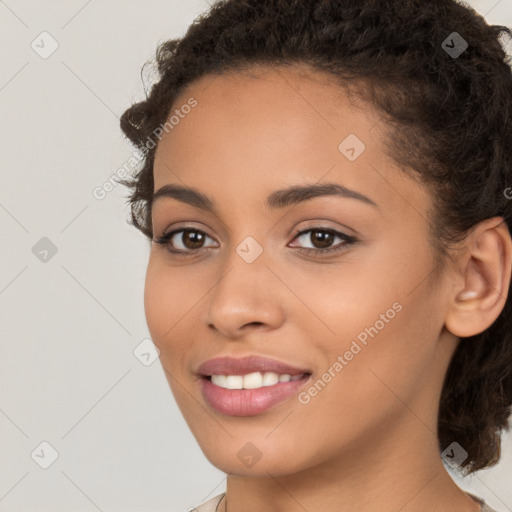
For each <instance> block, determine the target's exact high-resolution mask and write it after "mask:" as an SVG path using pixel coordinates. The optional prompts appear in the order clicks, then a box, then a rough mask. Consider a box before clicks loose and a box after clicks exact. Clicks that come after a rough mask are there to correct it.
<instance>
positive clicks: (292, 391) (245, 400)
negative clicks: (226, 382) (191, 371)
mask: <svg viewBox="0 0 512 512" xmlns="http://www.w3.org/2000/svg"><path fill="white" fill-rule="evenodd" d="M253 372H262V373H265V372H275V373H279V374H283V373H287V374H288V375H291V376H297V375H302V377H301V378H300V379H296V380H293V381H288V382H278V383H276V384H274V385H272V386H262V387H261V388H256V389H225V388H223V387H221V386H217V385H216V384H214V383H213V382H212V381H211V380H210V376H211V375H246V374H248V373H253ZM197 375H198V376H199V377H201V378H200V379H199V381H200V388H201V393H202V395H203V398H204V399H205V400H206V402H207V403H208V404H209V405H210V406H211V407H212V408H213V410H214V411H216V412H217V413H220V414H225V415H228V416H255V415H257V414H261V413H262V412H264V411H267V410H268V409H270V408H272V407H274V406H276V405H277V404H280V403H282V402H285V401H287V400H289V399H290V398H291V397H292V396H294V395H296V394H297V392H298V391H299V390H300V388H302V387H303V386H304V385H305V384H306V382H308V381H309V380H310V379H311V375H312V372H311V370H309V369H306V368H304V369H301V368H297V367H295V366H291V365H289V364H287V363H284V362H282V361H277V360H276V359H270V358H268V357H262V356H256V355H249V356H245V357H242V358H233V357H217V358H215V359H210V360H208V361H206V362H204V363H203V364H201V365H200V366H199V368H198V369H197Z"/></svg>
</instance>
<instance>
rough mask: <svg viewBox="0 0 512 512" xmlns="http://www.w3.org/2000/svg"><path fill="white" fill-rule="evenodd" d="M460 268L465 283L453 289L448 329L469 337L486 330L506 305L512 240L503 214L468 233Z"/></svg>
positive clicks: (511, 269)
mask: <svg viewBox="0 0 512 512" xmlns="http://www.w3.org/2000/svg"><path fill="white" fill-rule="evenodd" d="M465 247H466V250H465V254H464V256H463V257H462V258H461V259H460V262H459V270H460V273H461V277H462V283H463V285H462V286H461V287H459V288H458V289H454V290H453V298H451V299H450V304H449V310H448V314H447V317H446V321H445V325H446V328H447V329H448V330H449V331H450V332H451V333H452V334H454V335H455V336H458V337H468V336H474V335H476V334H480V333H481V332H483V331H485V330H486V329H487V328H488V327H489V326H490V325H492V323H493V322H494V321H495V320H496V319H497V318H498V316H499V315H500V313H501V311H502V310H503V308H504V306H505V302H506V299H507V295H508V288H509V285H510V279H511V272H512V241H511V237H510V233H509V230H508V227H507V225H506V223H505V222H504V220H503V218H502V217H493V218H492V219H487V220H485V221H483V222H481V223H480V224H478V225H477V227H476V228H475V229H474V230H473V231H472V232H471V234H470V235H468V237H467V239H466V242H465Z"/></svg>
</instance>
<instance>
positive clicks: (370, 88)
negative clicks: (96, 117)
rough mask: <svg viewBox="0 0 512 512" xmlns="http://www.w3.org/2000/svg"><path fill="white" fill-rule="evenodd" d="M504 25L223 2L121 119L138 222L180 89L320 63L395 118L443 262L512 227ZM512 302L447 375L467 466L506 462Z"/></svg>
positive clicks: (442, 441) (442, 418)
mask: <svg viewBox="0 0 512 512" xmlns="http://www.w3.org/2000/svg"><path fill="white" fill-rule="evenodd" d="M454 32H456V34H454ZM502 35H508V36H512V31H511V30H510V29H509V28H508V27H505V26H501V25H488V24H487V23H486V21H485V20H484V18H483V17H482V16H480V15H479V14H478V13H476V12H475V11H474V10H473V9H472V8H471V7H470V6H468V5H467V4H465V3H462V2H460V3H459V2H457V1H456V0H433V1H428V2H425V1H424V0H357V1H356V0H265V1H262V0H220V1H218V2H217V3H215V4H213V6H212V7H211V8H210V9H209V10H208V11H207V12H205V13H204V14H202V15H200V16H199V17H198V18H196V19H195V20H194V22H193V24H192V25H191V26H190V27H189V28H188V30H187V32H186V34H185V35H184V36H183V37H181V38H179V39H171V40H168V41H166V42H163V43H161V44H159V45H158V48H157V50H156V61H155V62H156V67H157V71H158V73H157V74H158V80H157V81H156V83H154V84H153V85H152V87H151V90H150V93H149V94H148V92H147V91H146V99H145V100H143V101H140V102H138V103H134V104H133V105H132V106H131V107H130V108H128V109H127V110H126V111H125V112H124V113H123V115H122V117H121V123H120V124H121V129H122V131H123V132H124V134H125V135H126V136H127V138H128V139H129V140H130V141H131V143H132V144H133V145H134V146H136V147H137V148H138V149H139V150H140V151H141V152H142V154H143V159H142V160H141V165H140V168H139V169H138V171H137V172H136V174H135V175H134V176H132V179H129V180H121V181H119V183H122V184H123V185H125V186H127V187H129V188H130V189H131V195H130V196H129V202H130V207H131V219H130V223H131V224H132V225H133V226H135V227H136V228H137V229H139V230H140V231H141V232H142V233H144V234H145V235H146V236H147V237H148V238H149V239H152V237H153V233H152V219H151V205H152V195H153V187H154V181H153V161H154V155H155V152H156V147H157V144H155V143H154V141H153V139H152V137H154V136H155V134H157V135H158V134H159V133H161V132H162V130H161V128H160V129H159V127H161V126H162V125H164V123H165V120H166V119H168V116H169V115H170V111H171V109H172V108H173V104H174V103H175V100H176V99H177V97H178V95H179V94H181V93H182V92H183V91H184V89H185V88H186V87H187V86H189V85H190V84H191V83H192V82H193V81H194V80H196V79H198V78H200V77H202V76H204V75H207V74H212V75H215V74H222V73H225V72H227V71H235V72H236V71H241V70H245V69H248V68H249V67H250V66H251V65H259V64H263V65H268V66H293V65H306V66H309V67H310V69H312V70H314V71H316V72H324V73H328V74H329V75H330V76H332V77H335V78H336V79H337V81H339V84H340V87H344V88H348V86H349V84H353V85H355V86H356V87H354V88H353V89H352V91H355V93H356V94H358V95H359V97H360V98H361V99H363V100H365V101H366V102H367V103H368V104H369V105H370V106H371V107H373V108H374V109H375V110H376V111H377V112H378V113H379V114H380V115H381V116H382V118H383V119H384V120H385V124H386V126H387V127H389V137H388V140H386V141H385V142H386V145H387V148H388V150H389V155H390V156H391V157H392V158H393V159H394V161H395V162H396V163H397V164H398V165H399V166H401V167H402V168H403V169H407V170H408V172H409V174H410V175H414V177H415V178H416V179H419V180H421V182H422V183H424V184H425V185H426V186H427V187H429V190H430V191H431V193H432V197H433V199H434V203H435V208H434V210H433V212H432V215H431V217H430V219H429V221H430V224H431V225H430V231H431V236H432V240H433V242H434V243H433V245H434V247H435V248H436V251H435V253H436V255H437V257H439V258H440V259H439V260H438V261H439V262H441V263H443V261H444V257H445V256H446V255H447V254H448V251H447V248H449V247H450V246H452V245H454V244H456V243H458V242H460V241H461V240H463V239H464V237H465V236H466V235H467V234H468V232H469V230H471V228H472V227H474V226H475V225H476V224H477V223H479V222H480V221H483V220H485V219H488V218H491V217H495V216H501V217H503V219H504V222H506V224H507V227H508V229H509V231H510V227H511V225H510V223H511V219H512V201H510V199H509V197H510V196H509V195H508V194H506V193H505V191H506V190H507V189H508V187H507V185H508V184H512V175H511V171H512V167H511V166H512V122H511V120H512V73H511V68H510V62H509V57H508V56H507V54H506V53H505V51H504V49H503V46H502V41H501V40H500V38H501V36H502ZM464 41H465V42H466V43H467V47H465V45H461V44H460V43H461V42H462V43H464ZM456 43H457V44H456ZM457 45H458V46H457ZM453 48H455V49H459V51H458V52H457V53H459V54H457V53H453V52H450V49H453ZM460 51H462V53H460ZM159 130H160V131H159ZM148 141H153V144H151V147H150V145H149V144H148ZM509 190H510V189H509ZM507 293H508V291H507ZM511 300H512V299H511V297H510V293H509V294H508V296H507V300H506V304H505V306H504V309H503V310H502V312H501V314H500V316H499V317H498V318H497V319H496V321H495V322H494V323H493V324H492V325H491V326H490V327H489V328H488V329H486V330H485V331H484V332H482V333H480V334H478V335H475V336H471V337H468V338H466V339H465V340H464V343H460V344H459V346H458V347H457V349H456V351H455V353H454V355H453V358H452V360H451V362H450V365H449V367H448V370H447V373H446V376H445V380H444V383H443V389H442V394H441V399H440V404H439V415H438V425H437V436H438V441H439V449H440V451H441V452H442V451H443V450H444V449H445V448H446V447H447V446H448V445H450V444H451V443H452V442H453V441H456V442H458V443H459V444H460V445H461V446H462V447H463V448H464V450H466V452H467V453H468V456H467V458H466V459H465V460H463V461H461V462H460V464H459V466H458V467H459V471H460V472H462V473H463V474H464V475H467V474H469V473H472V472H475V471H477V470H479V469H483V468H486V467H489V466H492V465H495V464H496V463H497V462H498V461H499V459H500V455H501V433H502V430H507V431H508V430H509V429H510V425H509V423H508V420H509V416H510V414H511V405H512V304H511Z"/></svg>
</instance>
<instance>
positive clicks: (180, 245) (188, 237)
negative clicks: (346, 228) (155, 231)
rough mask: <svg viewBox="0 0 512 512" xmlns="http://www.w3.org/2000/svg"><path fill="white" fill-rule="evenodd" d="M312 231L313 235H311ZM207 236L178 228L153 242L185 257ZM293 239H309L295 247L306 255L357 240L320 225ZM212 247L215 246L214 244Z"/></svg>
mask: <svg viewBox="0 0 512 512" xmlns="http://www.w3.org/2000/svg"><path fill="white" fill-rule="evenodd" d="M308 233H309V236H308ZM314 233H315V235H313V234H314ZM207 238H210V240H212V238H211V237H209V236H208V235H207V234H206V233H205V232H204V231H201V230H200V229H193V228H180V229H174V230H172V231H169V232H168V233H164V234H163V235H161V236H160V237H157V238H155V239H154V242H155V243H157V244H161V245H163V246H166V248H167V250H168V251H169V252H170V253H171V254H173V255H175V256H178V257H182V256H183V257H187V256H193V255H195V254H197V253H199V252H200V251H202V250H203V249H204V248H205V246H204V242H205V240H206V239H207ZM336 238H338V239H340V240H341V242H340V243H338V244H337V245H335V246H331V245H332V243H333V242H334V240H335V239H336ZM295 239H299V240H300V239H303V240H302V241H303V243H307V242H308V241H309V242H310V243H311V244H312V245H313V247H312V248H308V247H298V248H297V251H299V252H301V253H304V254H308V255H310V254H316V255H324V254H327V253H331V252H338V251H343V250H346V249H347V248H348V246H350V245H353V244H355V243H356V242H357V241H358V240H357V239H356V238H355V237H353V236H350V235H347V234H346V233H343V232H341V231H336V230H334V229H331V228H322V227H320V226H319V227H313V228H309V229H307V230H303V231H299V232H297V233H296V234H295V236H294V238H293V240H295ZM210 247H212V246H210ZM213 247H215V245H214V246H213ZM290 247H293V246H290Z"/></svg>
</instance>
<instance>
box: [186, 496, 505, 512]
mask: <svg viewBox="0 0 512 512" xmlns="http://www.w3.org/2000/svg"><path fill="white" fill-rule="evenodd" d="M224 494H225V493H222V494H218V495H217V496H215V497H214V498H212V499H210V500H208V501H205V502H204V503H202V504H201V505H199V506H197V507H196V508H193V509H191V512H216V509H217V506H218V505H219V503H220V500H221V499H222V497H223V496H224ZM466 494H468V495H469V496H471V497H472V498H473V499H474V500H475V501H476V502H477V503H481V504H482V508H481V510H480V512H497V511H496V510H494V509H493V508H491V507H489V505H487V504H486V503H485V501H484V500H483V499H482V498H479V497H478V496H475V495H474V494H471V493H469V492H466Z"/></svg>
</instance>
